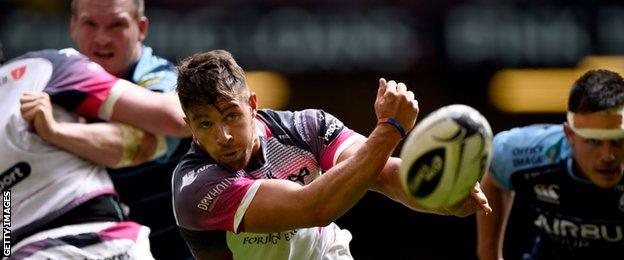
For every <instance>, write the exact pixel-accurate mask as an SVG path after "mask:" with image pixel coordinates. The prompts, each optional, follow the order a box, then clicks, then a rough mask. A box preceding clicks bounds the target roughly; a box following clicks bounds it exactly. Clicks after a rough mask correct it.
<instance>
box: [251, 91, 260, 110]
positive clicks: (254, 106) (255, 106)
mask: <svg viewBox="0 0 624 260" xmlns="http://www.w3.org/2000/svg"><path fill="white" fill-rule="evenodd" d="M249 106H250V107H251V109H253V111H252V112H253V114H254V115H255V114H256V110H258V103H257V99H256V92H251V93H250V94H249Z"/></svg>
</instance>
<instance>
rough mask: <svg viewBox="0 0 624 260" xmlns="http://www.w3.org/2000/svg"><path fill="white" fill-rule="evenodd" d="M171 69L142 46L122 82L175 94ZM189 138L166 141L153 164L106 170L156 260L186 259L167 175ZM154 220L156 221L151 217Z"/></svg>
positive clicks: (188, 253)
mask: <svg viewBox="0 0 624 260" xmlns="http://www.w3.org/2000/svg"><path fill="white" fill-rule="evenodd" d="M177 77H178V74H177V71H176V68H175V66H174V65H173V64H172V63H171V62H169V61H167V60H165V59H163V58H160V57H158V56H155V55H154V54H153V52H152V48H150V47H147V46H142V49H141V57H140V58H139V60H137V61H136V62H135V63H134V64H133V65H132V66H131V68H130V70H129V72H128V73H127V75H125V76H124V79H126V80H128V81H131V82H133V83H135V84H137V85H139V86H142V87H145V88H147V89H149V90H152V91H156V92H164V93H173V92H175V88H176V82H177ZM190 140H191V139H190V138H188V139H184V140H182V139H179V138H172V137H167V152H166V154H164V155H162V156H161V157H159V158H157V159H156V160H154V161H152V162H148V163H144V164H142V165H139V166H135V167H127V168H122V169H108V172H109V173H110V174H111V178H112V180H113V183H114V184H115V189H117V191H118V193H119V196H120V199H121V201H122V202H124V203H125V204H127V205H128V206H129V208H130V214H129V217H130V219H131V220H134V221H137V222H139V223H141V224H143V225H146V226H148V227H150V228H151V230H152V232H151V233H150V243H151V250H152V253H153V254H154V257H156V259H185V258H188V257H190V256H191V255H190V252H189V251H188V249H187V247H186V245H185V244H184V242H183V240H182V238H181V237H180V235H179V232H178V231H177V228H176V225H175V220H174V218H173V209H172V206H171V187H170V183H171V174H172V172H173V169H174V168H175V165H176V164H177V162H178V160H179V159H180V158H181V157H182V155H183V154H185V153H186V151H187V150H188V148H189V146H190ZM155 216H158V217H155Z"/></svg>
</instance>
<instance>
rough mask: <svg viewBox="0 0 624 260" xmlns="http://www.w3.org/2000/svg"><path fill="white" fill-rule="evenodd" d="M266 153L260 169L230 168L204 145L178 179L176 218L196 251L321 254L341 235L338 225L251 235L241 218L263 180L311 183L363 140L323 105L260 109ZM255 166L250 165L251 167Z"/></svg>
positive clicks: (305, 256)
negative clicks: (213, 155)
mask: <svg viewBox="0 0 624 260" xmlns="http://www.w3.org/2000/svg"><path fill="white" fill-rule="evenodd" d="M256 126H257V131H258V132H259V133H260V134H259V136H260V137H259V138H260V150H259V153H260V156H259V159H258V160H257V161H253V162H250V165H254V166H255V167H251V168H253V170H240V171H238V172H232V171H228V170H226V169H224V168H222V167H220V166H218V165H217V164H216V163H215V161H214V160H213V159H211V158H210V156H209V155H208V154H207V153H206V152H204V151H203V150H202V148H200V147H199V146H198V145H197V144H193V146H192V147H191V149H190V150H189V152H188V153H187V154H186V155H185V156H184V157H183V158H182V160H181V162H180V163H179V164H178V167H177V168H176V170H175V171H174V176H173V203H174V211H175V216H176V221H177V223H178V226H179V227H180V230H181V232H182V234H183V236H184V238H185V240H186V241H187V243H188V244H189V245H190V247H191V248H192V249H193V250H194V251H202V250H207V249H210V250H214V249H219V250H224V249H229V250H230V251H231V252H232V253H233V256H234V258H241V259H248V258H256V259H317V258H319V259H320V257H322V255H323V253H324V252H325V251H326V250H327V249H328V247H329V245H330V244H331V243H332V242H333V241H334V240H335V239H336V238H335V236H336V231H337V230H339V228H338V227H337V226H336V225H335V224H332V225H329V226H327V227H316V228H302V229H296V230H288V231H283V232H278V233H271V234H256V233H248V232H245V230H244V226H243V225H242V223H241V221H242V219H243V216H244V215H245V211H246V209H247V207H248V205H249V204H250V203H251V201H252V199H253V198H254V195H255V192H256V191H257V189H258V187H259V186H260V184H261V181H262V180H263V179H284V180H289V181H293V182H297V183H300V184H301V185H306V184H308V183H310V182H312V181H313V180H314V179H315V178H317V177H319V176H320V175H321V174H322V173H323V172H324V171H327V170H328V169H330V168H331V167H333V166H334V164H335V163H336V160H337V158H338V156H339V155H340V153H341V152H342V151H344V149H346V148H347V147H348V146H350V145H351V144H353V143H354V142H356V141H357V140H359V139H360V138H363V137H362V136H361V135H359V134H357V133H355V132H354V131H352V130H350V129H348V128H347V127H345V126H344V125H343V123H342V122H340V121H339V120H338V119H336V118H335V117H333V116H332V115H330V114H328V113H325V112H324V111H321V110H312V109H310V110H304V111H297V112H287V111H273V110H259V111H258V116H257V118H256ZM248 168H250V167H248Z"/></svg>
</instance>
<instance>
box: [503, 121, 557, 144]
mask: <svg viewBox="0 0 624 260" xmlns="http://www.w3.org/2000/svg"><path fill="white" fill-rule="evenodd" d="M563 136H564V134H563V126H562V125H554V124H535V125H529V126H524V127H516V128H512V129H509V130H506V131H502V132H500V133H498V134H496V135H495V136H494V146H495V148H496V146H504V147H505V148H516V147H526V146H527V145H529V146H532V145H537V146H540V145H543V144H548V143H556V142H559V141H560V140H561V138H563Z"/></svg>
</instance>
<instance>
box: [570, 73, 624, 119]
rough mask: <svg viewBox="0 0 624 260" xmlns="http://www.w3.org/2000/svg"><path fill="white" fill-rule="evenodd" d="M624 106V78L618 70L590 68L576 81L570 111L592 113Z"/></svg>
mask: <svg viewBox="0 0 624 260" xmlns="http://www.w3.org/2000/svg"><path fill="white" fill-rule="evenodd" d="M622 106H624V80H623V79H622V76H620V75H619V74H617V73H616V72H613V71H609V70H590V71H588V72H586V73H585V74H583V76H581V77H580V78H579V79H577V80H576V81H575V82H574V85H572V89H571V90H570V96H569V98H568V111H570V112H574V113H591V112H598V111H603V110H607V109H611V108H619V107H622Z"/></svg>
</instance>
